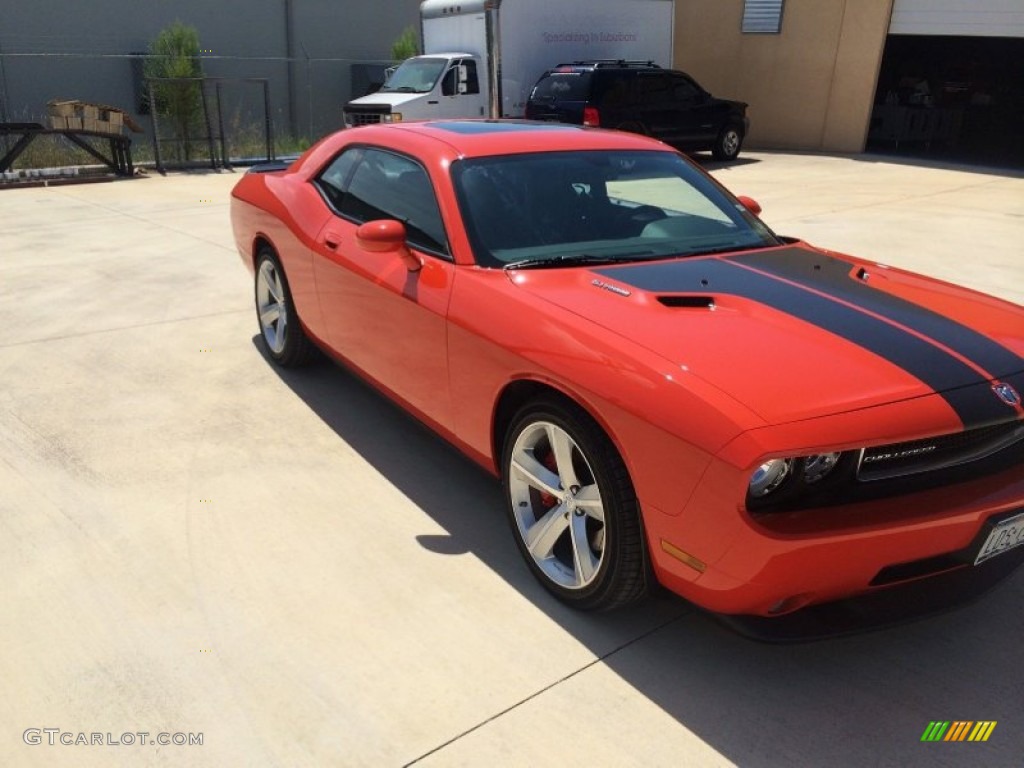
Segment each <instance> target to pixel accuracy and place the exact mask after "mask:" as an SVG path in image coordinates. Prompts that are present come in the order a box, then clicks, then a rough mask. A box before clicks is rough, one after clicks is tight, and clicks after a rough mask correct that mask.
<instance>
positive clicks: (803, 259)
mask: <svg viewBox="0 0 1024 768" xmlns="http://www.w3.org/2000/svg"><path fill="white" fill-rule="evenodd" d="M727 260H728V261H733V262H736V263H737V264H746V265H747V266H750V267H753V268H754V269H759V270H762V271H764V272H769V273H771V274H773V275H777V276H778V277H781V278H783V279H786V280H792V281H793V282H796V283H800V285H806V286H807V287H808V288H812V289H814V290H816V291H821V292H823V293H827V294H828V295H829V296H834V297H836V298H837V299H841V300H842V301H847V302H849V303H851V304H855V305H856V306H858V307H860V308H862V309H865V310H867V311H869V312H873V313H875V314H877V315H881V316H882V317H885V318H887V319H889V320H892V321H893V322H896V323H899V324H900V325H903V326H905V327H907V328H910V329H911V330H913V331H917V332H918V333H920V334H922V335H923V336H926V337H928V338H929V339H932V340H934V341H936V342H938V343H939V344H942V345H943V346H945V347H948V348H949V349H951V350H953V351H954V352H956V353H957V354H958V355H960V356H961V357H963V358H964V359H966V360H970V361H971V362H973V363H974V364H975V365H977V366H978V367H979V368H983V369H984V370H985V371H987V372H988V374H989V375H990V376H991V377H992V378H998V377H999V376H1006V375H1008V374H1011V373H1016V372H1018V371H1024V358H1021V357H1020V356H1019V355H1017V354H1015V353H1014V352H1013V351H1011V350H1009V349H1007V348H1006V347H1004V346H1003V345H1002V344H1000V343H998V342H996V341H994V340H993V339H990V338H989V337H987V336H984V335H982V334H980V333H978V332H977V331H975V330H973V329H971V328H968V327H967V326H965V325H961V324H960V323H958V322H956V321H955V320H951V319H950V318H948V317H944V316H943V315H940V314H939V313H937V312H934V311H932V310H930V309H928V308H927V307H922V306H921V305H919V304H914V303H913V302H911V301H908V300H906V299H903V298H901V297H899V296H894V295H892V294H890V293H886V292H885V291H880V290H878V289H877V288H874V287H872V286H871V283H870V277H869V278H868V280H869V282H864V281H862V280H859V279H857V278H856V277H854V276H852V275H851V274H850V272H851V270H852V269H853V265H852V264H850V263H849V262H846V261H843V260H841V259H836V258H833V257H831V256H826V255H824V254H812V253H808V252H807V251H804V250H801V249H799V248H787V249H785V250H773V251H763V252H758V253H750V254H742V255H739V256H732V257H729V258H728V259H727Z"/></svg>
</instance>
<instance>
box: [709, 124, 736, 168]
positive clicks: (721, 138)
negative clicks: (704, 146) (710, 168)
mask: <svg viewBox="0 0 1024 768" xmlns="http://www.w3.org/2000/svg"><path fill="white" fill-rule="evenodd" d="M742 146H743V131H742V130H741V129H740V128H739V127H737V126H735V125H727V126H726V127H725V128H723V129H722V132H721V133H719V134H718V138H717V139H715V145H714V147H712V148H711V153H712V154H713V155H714V156H715V159H716V160H735V159H736V157H737V155H739V153H740V147H742Z"/></svg>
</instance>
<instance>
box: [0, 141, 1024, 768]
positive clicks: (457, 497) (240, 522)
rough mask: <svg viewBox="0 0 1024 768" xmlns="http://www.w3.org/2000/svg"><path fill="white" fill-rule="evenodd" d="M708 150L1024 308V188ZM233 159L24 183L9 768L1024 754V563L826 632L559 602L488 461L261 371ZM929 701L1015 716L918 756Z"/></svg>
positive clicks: (10, 210)
mask: <svg viewBox="0 0 1024 768" xmlns="http://www.w3.org/2000/svg"><path fill="white" fill-rule="evenodd" d="M710 167H712V169H713V173H714V174H715V175H716V176H717V177H718V178H719V179H720V180H721V181H723V182H724V183H725V184H726V185H727V186H729V187H730V188H731V189H732V190H733V191H734V192H736V193H740V194H749V195H751V196H753V197H755V198H757V199H758V201H759V202H760V203H761V204H762V206H763V207H764V214H763V218H764V219H765V221H766V222H768V224H769V225H770V226H772V227H773V228H774V229H775V230H776V231H778V232H780V233H781V234H788V235H797V236H801V237H805V238H807V239H808V240H810V241H812V242H814V243H816V244H818V245H821V246H825V247H829V248H833V249H835V250H841V251H847V252H851V253H855V254H858V255H861V256H865V257H868V258H873V259H877V260H879V261H882V262H886V263H890V264H893V265H897V266H907V267H910V268H913V269H917V270H919V271H923V272H926V273H929V274H932V275H936V276H938V277H941V278H944V279H948V280H951V281H953V282H957V283H962V284H965V285H969V286H971V287H975V288H978V289H979V290H984V291H987V292H990V293H994V294H996V295H1000V296H1002V297H1004V298H1007V299H1010V300H1012V301H1016V302H1018V303H1024V245H1022V244H1024V178H1021V177H1019V176H1010V175H1000V174H998V173H990V172H982V171H975V170H971V169H942V168H929V167H921V166H915V165H901V164H897V163H893V162H891V160H886V161H884V162H882V161H880V160H878V159H876V158H871V157H858V158H842V157H820V156H812V155H786V154H775V153H771V154H767V153H766V154H758V153H748V154H746V155H745V156H744V158H743V159H742V160H741V162H739V163H736V164H733V165H729V166H720V167H719V166H715V165H711V166H710ZM236 179H237V175H232V174H228V173H225V174H212V173H207V174H188V175H174V176H171V177H168V178H160V177H153V178H147V179H140V180H133V181H127V182H116V183H111V184H102V185H88V186H67V187H59V188H50V189H23V190H4V191H0V328H2V329H3V333H2V334H0V575H2V576H3V579H2V581H0V680H2V681H3V687H4V694H5V695H4V696H2V697H0V765H4V766H37V765H38V766H54V765H66V766H120V765H125V766H128V765H131V766H136V765H175V766H178V765H197V766H304V765H310V766H333V765H340V766H350V765H351V766H364V765H365V766H391V765H395V766H397V765H407V764H416V765H424V766H426V765H431V766H435V765H436V766H449V765H474V766H475V765H510V766H517V765H524V766H526V765H529V766H546V765H571V766H575V765H595V766H606V765H609V766H628V765H645V766H647V765H652V766H662V765H663V766H680V765H683V766H685V765H699V766H703V765H733V764H735V765H742V766H773V765H781V764H785V765H809V766H820V765H832V766H846V765H850V766H859V765H865V764H871V765H929V766H954V765H965V766H966V765H970V766H977V765H991V766H1002V765H1019V764H1020V759H1021V757H1020V756H1021V754H1024V708H1022V706H1021V696H1020V691H1021V690H1024V671H1022V670H1024V667H1022V665H1021V659H1020V653H1021V651H1020V641H1019V638H1020V637H1021V636H1022V633H1024V612H1022V611H1021V604H1022V602H1024V573H1017V574H1016V575H1015V576H1014V578H1012V579H1011V580H1010V581H1008V582H1006V583H1004V584H1003V585H1001V586H1000V587H999V588H998V589H997V590H996V591H994V592H993V593H991V594H990V595H989V596H987V597H986V598H985V599H984V600H982V601H980V602H978V603H976V604H974V605H972V606H968V607H965V608H963V609H960V610H958V611H955V612H952V613H949V614H947V615H944V616H940V617H934V618H930V619H928V620H926V621H921V622H917V623H914V624H910V625H907V626H903V627H899V628H895V629H890V630H886V631H881V632H876V633H872V634H867V635H862V636H857V637H852V638H846V639H842V640H833V641H826V642H820V643H815V644H810V645H802V646H767V645H760V644H757V643H754V642H752V641H748V640H746V639H744V638H741V637H738V636H736V635H735V634H733V633H732V632H730V631H729V630H727V629H724V628H723V627H721V626H719V625H718V624H717V623H715V622H714V621H712V620H710V619H708V618H706V617H705V616H703V615H701V614H699V613H697V612H695V611H693V610H692V609H691V608H689V607H688V606H687V605H686V604H685V603H683V602H681V601H679V600H676V599H673V598H670V597H665V596H662V597H658V598H655V599H652V600H650V601H648V602H646V603H645V604H643V605H641V606H639V607H637V608H635V609H632V610H629V611H625V612H620V613H614V614H609V615H597V616H591V615H582V614H578V613H575V612H573V611H571V610H569V609H566V608H563V607H562V606H561V605H559V604H557V603H556V602H555V601H553V600H552V599H551V598H549V597H548V596H547V594H546V593H545V592H544V591H543V590H542V589H541V588H540V587H539V586H538V585H536V584H535V583H534V581H533V579H532V577H531V576H530V575H529V573H528V572H527V570H526V568H525V565H523V564H522V563H521V562H520V559H519V555H518V553H517V552H516V550H515V547H514V544H513V542H512V538H511V534H510V532H509V531H508V528H507V524H506V522H505V520H504V515H503V512H502V508H501V497H500V492H499V488H498V486H497V483H496V482H495V481H494V480H493V479H492V478H490V477H489V476H487V475H486V474H485V473H483V472H482V471H480V470H478V469H477V468H476V467H475V465H473V464H471V463H470V462H468V461H467V460H465V459H463V458H462V457H461V456H460V455H458V454H457V453H456V452H455V451H453V450H452V449H450V448H449V447H448V446H446V445H445V444H444V443H443V442H441V441H440V440H438V439H437V438H435V437H433V436H432V435H431V434H430V433H429V432H427V431H426V430H425V429H423V428H422V427H420V426H419V425H418V424H417V423H415V422H414V421H413V420H411V419H410V418H409V417H407V416H405V415H404V414H403V413H402V412H400V411H399V410H398V409H396V408H395V407H393V406H392V405H390V404H389V403H388V402H386V401H385V400H383V399H382V398H381V397H380V396H378V395H377V394H376V393H375V392H373V391H372V390H371V389H369V388H368V387H367V386H365V385H363V384H362V383H360V382H359V381H358V380H356V379H355V378H353V377H352V376H350V375H349V374H347V373H346V372H344V371H343V370H341V369H339V368H337V367H335V366H332V365H329V364H326V363H322V364H319V365H316V366H314V367H312V368H310V369H308V370H303V371H299V372H280V371H277V370H275V369H274V368H272V367H271V366H270V365H269V364H268V362H267V361H266V360H265V359H264V357H263V356H262V354H261V353H260V350H259V346H258V340H257V339H256V321H255V318H254V316H253V311H252V307H251V293H252V287H251V284H250V281H249V276H248V273H247V272H246V271H245V270H244V268H243V267H242V265H241V263H240V261H239V259H238V257H237V255H236V253H235V251H234V248H233V245H232V243H231V236H230V228H229V224H228V218H227V215H228V204H227V200H228V192H229V190H230V188H231V186H232V185H233V183H234V181H235V180H236ZM936 719H944V720H982V719H987V720H996V721H998V725H997V727H996V729H995V730H994V732H993V735H992V737H991V739H990V740H989V742H987V743H985V744H921V743H920V741H919V739H920V736H921V734H922V732H923V731H924V729H925V727H926V726H927V724H928V722H929V721H930V720H936ZM27 729H36V730H37V731H39V733H38V736H39V740H40V741H41V742H42V743H40V744H26V743H25V741H26V736H25V734H26V730H27ZM42 729H58V731H57V732H56V737H55V738H56V740H57V743H56V744H55V745H54V746H50V745H49V744H48V743H47V741H48V738H49V735H50V734H49V733H47V732H45V731H43V730H42ZM52 732H53V731H51V733H52ZM61 732H64V733H70V734H72V736H71V737H65V740H68V739H70V740H72V741H74V740H76V739H77V737H78V734H79V733H84V734H85V735H86V737H85V738H86V741H88V740H89V739H91V734H93V733H99V734H101V735H102V739H101V740H103V741H104V742H106V741H120V742H122V743H120V744H110V743H103V744H96V745H84V744H78V745H75V744H71V745H63V744H61V743H60V735H59V734H60V733H61ZM138 732H147V733H148V736H147V737H145V738H139V737H138V736H133V737H131V739H130V740H131V741H133V742H135V743H132V744H126V743H123V742H125V741H128V740H129V739H126V738H124V737H123V735H124V734H136V733H138ZM163 732H165V733H168V734H172V735H173V734H179V733H181V734H186V735H187V734H199V733H201V734H202V742H203V743H202V745H201V746H200V745H192V746H189V745H187V744H185V745H177V744H173V743H172V744H167V745H159V744H157V745H151V744H149V743H148V742H149V741H155V740H157V735H158V734H160V733H163ZM107 734H110V738H109V739H107V736H106V735H107ZM35 735H36V734H35V731H30V732H29V734H28V737H27V739H28V740H29V741H32V740H33V739H34V737H35ZM139 741H142V742H145V743H142V744H140V743H138V742H139Z"/></svg>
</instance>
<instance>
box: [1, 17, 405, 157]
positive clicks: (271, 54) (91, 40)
mask: <svg viewBox="0 0 1024 768" xmlns="http://www.w3.org/2000/svg"><path fill="white" fill-rule="evenodd" d="M418 11H419V0H376V1H375V2H367V1H366V0H73V1H72V0H31V2H26V1H25V0H0V121H22V120H30V119H38V118H39V117H41V116H42V115H43V114H44V113H45V111H46V102H47V101H48V100H50V99H54V98H60V99H82V100H85V101H96V102H100V103H105V104H111V105H114V106H118V107H122V108H123V109H127V110H129V111H131V112H136V110H137V103H136V102H137V94H136V88H135V79H134V77H133V70H132V58H131V54H135V53H140V52H145V51H146V50H147V49H148V46H149V43H150V41H151V40H152V39H153V38H154V37H155V36H156V35H157V34H158V33H159V32H160V30H161V29H163V28H164V27H166V26H168V25H169V24H171V23H173V22H175V21H181V22H182V23H185V24H189V25H192V26H194V27H196V29H198V31H199V40H200V45H201V46H202V48H203V51H204V53H203V69H204V72H205V74H207V75H211V76H221V77H265V78H268V79H269V80H270V93H271V101H272V113H273V121H274V130H275V132H276V133H278V134H280V133H290V134H292V135H294V136H305V137H307V138H310V139H315V138H317V137H319V136H321V135H323V134H325V133H328V132H330V131H331V130H334V129H336V128H339V127H340V126H341V106H342V104H343V103H344V102H345V101H347V100H348V99H349V98H352V97H354V96H359V95H362V94H361V93H355V94H353V93H352V82H353V70H354V71H355V77H356V80H358V79H359V72H360V71H361V70H362V69H364V67H363V66H362V65H363V64H364V63H365V62H377V63H380V62H384V61H386V60H387V59H388V58H389V57H390V49H391V43H392V42H393V41H394V39H395V38H396V37H397V36H398V35H399V34H400V33H401V31H402V30H403V29H404V28H405V27H407V26H409V25H414V26H417V27H418ZM228 93H229V98H226V99H225V104H226V105H227V106H228V107H229V109H228V110H227V111H228V112H229V114H228V115H226V118H227V119H228V120H229V121H230V120H232V119H238V116H239V115H240V114H241V113H242V112H243V111H244V112H247V113H248V112H249V111H251V109H252V108H253V105H254V104H258V102H259V98H260V95H259V93H258V89H256V88H247V87H243V86H236V87H233V89H229V91H228ZM136 114H137V112H136ZM140 122H141V124H142V125H143V126H145V127H147V128H148V126H149V121H148V119H146V118H140Z"/></svg>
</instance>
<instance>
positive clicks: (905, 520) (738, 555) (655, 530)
mask: <svg viewBox="0 0 1024 768" xmlns="http://www.w3.org/2000/svg"><path fill="white" fill-rule="evenodd" d="M738 481H742V471H738V470H736V469H735V468H733V467H729V466H728V465H726V464H724V463H722V462H713V463H712V465H711V466H710V467H709V468H708V471H707V472H706V474H705V476H704V478H703V480H702V482H701V484H700V486H699V487H698V489H697V490H696V491H695V493H694V494H693V496H692V497H691V499H690V502H689V503H688V504H687V505H686V509H685V510H684V511H683V512H682V513H681V514H678V515H669V514H665V513H663V512H661V511H657V510H649V513H648V514H647V515H646V516H645V525H646V526H647V534H648V544H649V548H650V551H651V554H652V562H653V565H654V570H655V573H656V575H657V578H658V579H659V581H661V582H662V583H663V584H664V585H665V586H666V587H668V588H669V589H671V590H673V591H675V592H677V593H678V594H680V595H682V596H684V597H686V598H687V599H689V600H691V601H692V602H694V603H696V604H697V605H699V606H701V607H703V608H706V609H708V610H710V611H713V612H716V613H725V614H747V615H755V616H763V617H768V616H780V615H783V614H786V613H791V612H793V611H798V610H800V609H805V608H807V607H808V606H813V605H821V604H824V603H830V602H834V601H837V600H843V599H846V598H850V597H852V596H855V595H864V594H866V593H872V592H880V591H884V590H888V589H892V588H894V587H896V586H899V585H904V584H909V583H911V582H915V581H921V580H930V579H934V578H937V577H939V576H942V575H943V574H949V573H951V572H954V571H959V570H964V569H966V570H970V571H974V570H984V571H985V572H991V571H999V570H1000V569H1001V568H1002V567H1003V566H1000V565H998V563H1000V562H1002V563H1006V562H1008V561H1010V560H1013V559H1014V558H1015V557H1017V556H1018V553H1015V552H1010V553H1006V554H1002V555H999V556H997V557H994V558H993V559H992V560H991V561H990V562H991V563H996V564H997V565H994V566H993V567H992V568H988V567H987V566H988V563H986V564H983V566H974V565H973V561H974V555H975V553H976V551H977V549H978V547H980V545H981V541H982V540H983V538H984V536H985V534H986V531H987V530H988V528H989V526H990V525H991V524H992V523H993V522H994V521H997V520H999V519H1002V518H1004V517H1009V516H1012V515H1013V514H1016V513H1018V512H1021V511H1024V472H1022V471H1021V466H1020V465H1014V466H1011V467H1010V468H1008V469H1004V470H1003V471H1001V472H997V473H995V474H990V475H987V476H984V477H979V478H976V479H973V480H969V481H967V482H960V483H957V484H954V485H948V486H941V487H937V488H931V489H928V490H923V491H919V492H916V493H905V494H901V495H896V496H891V497H885V498H880V499H873V500H867V501H861V502H858V503H853V504H845V505H836V506H828V507H819V508H812V509H801V510H798V511H794V512H784V513H775V514H771V515H765V516H763V517H761V516H752V515H750V514H749V513H748V512H746V510H745V509H743V508H742V505H740V504H738V503H737V502H736V500H735V499H736V493H735V488H736V484H737V482H738ZM665 542H668V544H669V545H670V546H666V545H665ZM680 553H683V554H684V555H687V556H690V557H692V560H691V561H689V562H687V560H686V558H684V557H681V556H680ZM698 566H699V567H698Z"/></svg>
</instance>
